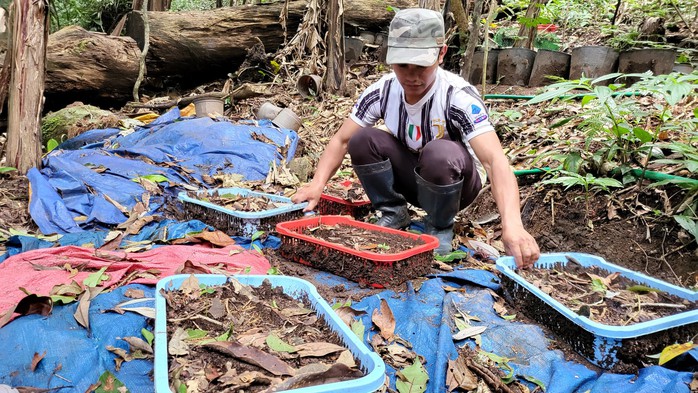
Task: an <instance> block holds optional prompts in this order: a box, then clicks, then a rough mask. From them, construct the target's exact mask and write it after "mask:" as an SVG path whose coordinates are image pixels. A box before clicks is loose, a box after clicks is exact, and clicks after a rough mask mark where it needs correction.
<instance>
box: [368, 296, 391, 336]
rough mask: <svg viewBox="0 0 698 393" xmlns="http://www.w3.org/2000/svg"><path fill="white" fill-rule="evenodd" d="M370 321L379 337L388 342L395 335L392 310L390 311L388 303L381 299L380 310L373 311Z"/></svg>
mask: <svg viewBox="0 0 698 393" xmlns="http://www.w3.org/2000/svg"><path fill="white" fill-rule="evenodd" d="M371 321H372V322H373V323H374V324H376V326H377V327H378V329H379V331H380V335H381V336H382V337H383V338H384V339H386V340H388V341H390V340H392V339H393V336H394V335H395V316H393V310H391V309H390V306H389V305H388V302H387V301H385V299H381V304H380V309H374V310H373V315H372V316H371Z"/></svg>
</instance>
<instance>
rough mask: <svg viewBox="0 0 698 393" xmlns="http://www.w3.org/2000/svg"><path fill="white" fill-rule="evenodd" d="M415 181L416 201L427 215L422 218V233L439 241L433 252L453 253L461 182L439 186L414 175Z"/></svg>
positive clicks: (461, 187) (440, 253)
mask: <svg viewBox="0 0 698 393" xmlns="http://www.w3.org/2000/svg"><path fill="white" fill-rule="evenodd" d="M415 176H416V179H417V186H418V187H417V200H418V201H419V204H420V205H421V206H422V209H424V211H425V212H426V213H427V216H426V217H425V218H424V232H425V233H426V234H427V235H432V236H436V237H437V238H438V239H439V247H438V248H437V249H436V250H434V252H435V253H437V254H439V255H446V254H448V253H450V252H451V251H453V244H452V243H453V220H454V218H455V217H456V214H458V211H459V210H460V194H461V190H462V189H463V180H460V181H459V182H457V183H453V184H448V185H445V186H439V185H436V184H434V183H430V182H428V181H426V180H424V179H423V178H422V177H421V176H419V175H418V174H417V173H415Z"/></svg>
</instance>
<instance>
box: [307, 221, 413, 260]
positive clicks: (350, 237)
mask: <svg viewBox="0 0 698 393" xmlns="http://www.w3.org/2000/svg"><path fill="white" fill-rule="evenodd" d="M303 234H304V235H308V236H312V237H314V238H316V239H320V240H323V241H325V242H329V243H334V244H338V245H341V246H344V247H348V248H351V249H354V250H357V251H367V252H373V253H376V254H397V253H400V252H403V251H407V250H410V249H412V248H415V247H417V246H419V245H422V244H424V242H423V240H421V239H419V240H417V239H414V238H411V237H407V236H402V235H398V234H394V233H389V232H385V231H380V230H374V229H367V228H363V227H360V226H356V225H349V224H341V223H340V224H335V225H326V224H320V225H318V226H316V227H311V228H306V229H303ZM367 239H370V241H368V240H367Z"/></svg>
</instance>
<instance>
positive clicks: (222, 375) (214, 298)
mask: <svg viewBox="0 0 698 393" xmlns="http://www.w3.org/2000/svg"><path fill="white" fill-rule="evenodd" d="M163 296H164V297H165V299H166V301H167V305H168V311H167V318H168V322H167V324H168V339H169V341H168V353H169V364H170V366H169V370H170V384H171V386H172V387H173V388H174V389H175V391H179V389H182V390H184V387H186V390H187V391H188V392H216V391H221V390H231V391H232V390H235V391H237V390H239V389H244V390H245V391H251V392H259V391H267V389H268V391H271V389H272V388H273V389H274V391H278V390H285V389H294V388H301V387H304V386H312V385H316V384H327V383H331V382H336V381H345V380H351V379H356V378H359V377H361V376H363V372H362V371H361V370H360V369H359V368H358V365H357V362H356V361H355V360H354V358H353V355H352V354H351V352H350V351H349V350H348V349H347V348H346V347H345V346H343V345H342V343H341V341H339V338H338V337H337V336H336V334H335V333H333V332H332V331H331V330H330V329H329V327H328V326H327V324H326V323H325V322H324V321H323V320H322V319H319V318H318V315H317V313H316V312H315V311H314V310H313V309H312V307H311V305H310V303H309V302H308V300H305V299H294V298H292V297H290V296H288V295H285V294H284V293H283V291H282V289H281V288H280V287H277V288H272V287H271V285H269V283H268V282H265V283H263V284H262V285H261V286H259V287H251V286H248V285H244V284H242V283H240V282H239V281H237V280H235V279H230V281H229V282H228V283H226V284H224V285H221V286H216V287H208V286H204V285H201V284H200V283H199V281H198V279H197V278H196V277H195V276H194V275H191V276H190V277H188V278H187V279H186V280H185V281H184V282H182V284H181V286H180V288H179V289H178V290H176V291H167V292H163ZM180 386H183V387H182V388H180ZM281 387H283V389H281Z"/></svg>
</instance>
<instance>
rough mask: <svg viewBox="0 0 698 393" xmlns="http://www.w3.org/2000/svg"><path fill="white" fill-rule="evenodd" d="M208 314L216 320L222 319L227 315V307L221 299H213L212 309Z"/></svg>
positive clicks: (209, 309)
mask: <svg viewBox="0 0 698 393" xmlns="http://www.w3.org/2000/svg"><path fill="white" fill-rule="evenodd" d="M208 313H209V314H210V315H211V316H212V317H213V318H215V319H220V318H221V317H222V316H224V315H225V313H226V312H225V306H224V305H223V302H222V301H221V299H220V298H217V297H215V298H213V299H211V307H209V308H208Z"/></svg>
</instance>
